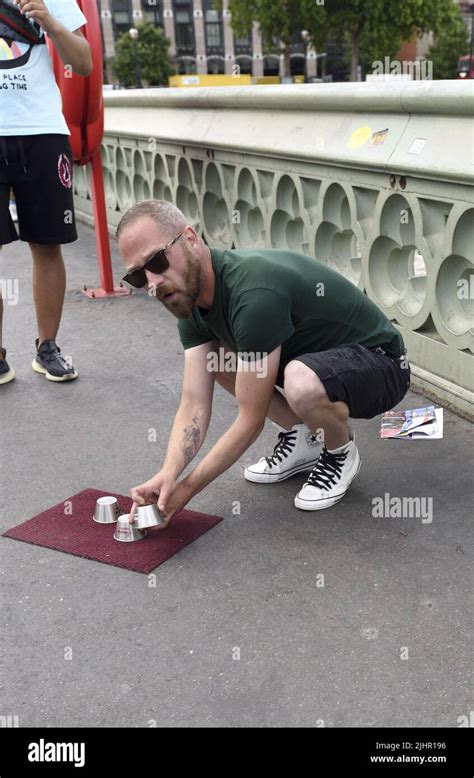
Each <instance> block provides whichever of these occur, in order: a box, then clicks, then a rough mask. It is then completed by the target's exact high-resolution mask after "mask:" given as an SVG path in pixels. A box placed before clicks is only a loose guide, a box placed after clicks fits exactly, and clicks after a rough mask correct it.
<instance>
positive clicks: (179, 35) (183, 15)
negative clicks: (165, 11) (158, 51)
mask: <svg viewBox="0 0 474 778" xmlns="http://www.w3.org/2000/svg"><path fill="white" fill-rule="evenodd" d="M174 25H175V36H176V48H177V50H178V52H194V25H193V13H192V5H191V3H190V2H189V0H184V2H183V0H174Z"/></svg>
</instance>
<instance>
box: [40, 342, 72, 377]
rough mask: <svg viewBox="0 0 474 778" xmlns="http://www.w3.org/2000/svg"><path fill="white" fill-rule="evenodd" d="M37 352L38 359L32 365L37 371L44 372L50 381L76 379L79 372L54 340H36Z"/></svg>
mask: <svg viewBox="0 0 474 778" xmlns="http://www.w3.org/2000/svg"><path fill="white" fill-rule="evenodd" d="M35 343H36V348H37V353H36V359H34V360H33V364H32V365H31V366H32V368H33V370H34V371H35V372H36V373H42V375H44V376H45V377H46V378H47V379H48V381H56V382H61V381H74V379H75V378H77V373H76V371H75V370H74V368H73V366H72V365H69V364H68V363H67V361H66V360H65V359H64V357H62V356H61V349H60V348H59V346H57V345H56V342H55V341H54V340H44V341H43V342H42V343H41V344H39V343H38V338H37V339H36V341H35Z"/></svg>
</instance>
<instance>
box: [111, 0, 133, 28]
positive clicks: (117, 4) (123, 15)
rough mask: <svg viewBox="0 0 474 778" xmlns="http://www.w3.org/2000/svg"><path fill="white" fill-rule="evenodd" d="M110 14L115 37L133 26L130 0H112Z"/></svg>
mask: <svg viewBox="0 0 474 778" xmlns="http://www.w3.org/2000/svg"><path fill="white" fill-rule="evenodd" d="M112 16H113V22H114V34H115V37H117V36H118V35H121V34H122V33H123V32H128V31H129V29H130V27H133V17H132V3H131V0H113V3H112Z"/></svg>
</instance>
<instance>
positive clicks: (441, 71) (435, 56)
mask: <svg viewBox="0 0 474 778" xmlns="http://www.w3.org/2000/svg"><path fill="white" fill-rule="evenodd" d="M456 10H458V9H456ZM469 52H470V36H469V32H468V29H467V27H466V25H465V24H464V20H463V18H462V15H461V12H460V11H459V10H458V13H457V15H456V16H454V17H453V20H452V23H451V24H449V25H448V26H446V27H445V28H443V29H442V30H441V31H440V32H439V33H438V35H436V37H435V41H434V43H433V45H432V46H430V49H429V51H428V54H427V59H429V60H431V61H432V63H433V77H434V78H455V77H456V72H457V61H458V58H459V57H462V56H463V55H465V54H469Z"/></svg>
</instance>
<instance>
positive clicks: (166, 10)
mask: <svg viewBox="0 0 474 778" xmlns="http://www.w3.org/2000/svg"><path fill="white" fill-rule="evenodd" d="M97 2H98V6H99V11H100V14H101V20H102V33H103V40H104V53H105V60H106V63H108V62H109V61H110V60H111V59H113V57H114V55H115V42H116V40H117V38H118V36H119V35H120V34H121V33H123V32H127V31H128V30H129V29H130V28H131V27H133V26H134V25H136V24H138V23H139V22H141V21H143V20H144V19H147V20H148V21H150V22H151V23H152V24H157V25H161V26H162V27H163V29H164V32H165V35H166V37H167V38H169V40H170V41H171V46H170V55H171V57H172V58H173V60H174V66H175V68H176V72H177V73H228V74H231V73H233V72H235V70H233V69H234V68H235V66H236V65H238V66H239V68H240V72H241V73H250V74H251V75H254V76H263V75H265V76H278V75H281V74H282V66H283V57H282V56H281V54H280V53H279V51H278V45H277V43H276V42H275V51H274V52H273V53H270V54H266V55H264V52H263V43H262V36H261V34H260V32H259V25H258V24H256V23H255V24H254V26H253V29H252V31H251V33H249V35H248V36H247V37H245V38H237V37H236V36H235V35H234V32H233V30H232V28H231V26H230V12H229V11H228V8H227V0H224V3H223V11H222V13H220V12H219V11H216V10H215V8H214V7H213V0H97ZM316 62H317V59H316V53H315V51H314V49H312V47H308V50H307V51H306V53H305V45H304V43H303V42H302V41H301V39H300V36H299V34H298V33H297V34H295V40H294V43H293V45H292V50H291V73H292V75H303V74H304V73H305V72H306V75H307V76H308V77H315V76H316ZM323 62H324V60H323ZM305 66H306V70H305ZM106 76H107V80H108V81H112V80H113V79H112V75H111V72H110V68H109V67H108V66H107V65H106Z"/></svg>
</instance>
